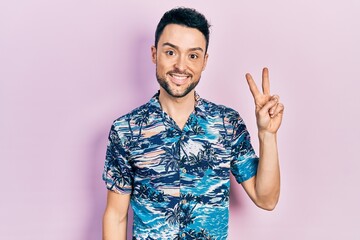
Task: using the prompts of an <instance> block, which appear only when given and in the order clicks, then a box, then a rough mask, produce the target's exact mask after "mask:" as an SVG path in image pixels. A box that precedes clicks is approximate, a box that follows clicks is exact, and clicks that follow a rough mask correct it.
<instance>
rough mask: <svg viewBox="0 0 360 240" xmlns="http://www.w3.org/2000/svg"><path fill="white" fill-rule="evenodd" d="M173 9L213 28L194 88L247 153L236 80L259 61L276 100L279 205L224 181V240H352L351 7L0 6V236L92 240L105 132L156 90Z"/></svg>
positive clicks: (359, 7) (356, 38)
mask: <svg viewBox="0 0 360 240" xmlns="http://www.w3.org/2000/svg"><path fill="white" fill-rule="evenodd" d="M176 6H187V7H193V8H196V9H197V10H199V11H200V12H202V13H203V14H205V15H206V17H207V18H208V19H209V21H210V22H211V24H212V28H211V37H210V46H209V55H210V56H209V61H208V65H207V69H206V70H205V72H204V73H203V75H202V79H201V81H200V84H199V86H198V88H197V91H198V93H199V94H200V96H202V97H203V98H206V99H208V100H211V101H213V102H216V103H219V104H225V105H227V106H229V107H232V108H234V109H236V110H238V111H239V112H240V114H241V116H242V117H243V118H244V120H245V122H246V124H247V126H248V129H249V131H250V133H251V135H252V142H253V145H254V147H255V149H258V139H257V129H256V122H255V115H254V104H253V99H252V96H251V93H250V91H249V89H248V86H247V84H246V80H245V77H244V76H245V73H247V72H250V73H251V74H252V75H253V76H254V78H255V80H256V81H257V83H258V84H260V82H261V69H262V67H264V66H267V67H268V68H269V70H270V84H271V91H272V93H273V94H279V95H280V98H281V101H282V102H283V103H284V104H285V116H284V119H283V124H282V126H281V128H280V130H279V133H278V147H279V151H280V161H281V171H282V187H281V188H282V189H281V190H282V192H281V198H280V201H279V204H278V206H277V208H276V209H275V210H274V211H272V212H267V211H264V210H261V209H258V208H257V207H256V206H255V205H254V204H253V203H252V202H251V201H250V200H249V198H248V197H247V196H246V193H245V192H244V191H243V189H242V187H241V186H240V185H237V184H236V182H235V181H233V180H234V179H232V187H231V200H230V201H231V207H230V212H231V213H230V223H229V239H230V240H237V239H241V240H260V239H269V240H282V239H284V240H289V239H291V240H304V239H305V240H306V239H310V240H313V239H314V240H318V239H326V240H338V239H346V240H348V239H351V240H352V239H354V240H355V239H360V230H359V229H360V228H359V227H360V206H359V203H360V191H359V183H360V171H359V169H360V157H359V149H360V140H359V138H360V137H359V136H360V126H359V125H360V124H359V117H360V114H359V111H360V108H359V103H360V97H359V89H360V83H359V82H360V78H359V70H360V60H359V56H360V46H359V43H360V3H359V1H357V0H352V1H351V0H344V1H332V0H311V1H310V0H304V1H295V0H274V1H258V0H255V1H243V0H239V1H221V2H220V1H205V0H196V1H160V0H156V1H145V0H143V1H114V0H105V1H96V0H88V1H84V0H52V1H48V0H17V1H6V0H2V1H0V148H1V152H0V161H1V168H0V191H1V197H0V239H6V240H13V239H31V240H42V239H46V240H48V239H51V240H95V239H101V220H102V219H101V218H102V214H103V211H104V207H105V201H106V189H105V184H104V183H103V181H102V179H101V174H102V171H103V164H104V158H105V150H106V143H107V136H108V132H109V130H110V125H111V123H112V121H113V120H114V119H116V118H117V117H119V116H121V115H123V114H125V113H127V112H129V111H130V110H132V109H133V108H135V107H137V106H139V105H140V104H143V103H145V102H146V101H148V100H149V99H150V98H151V97H152V96H153V94H154V93H155V92H156V91H157V89H158V85H157V82H156V79H155V66H154V64H153V63H152V62H151V59H150V46H151V45H152V44H153V41H154V31H155V28H156V25H157V23H158V21H159V19H160V18H161V16H162V14H163V13H164V12H165V11H167V10H169V9H171V8H173V7H176Z"/></svg>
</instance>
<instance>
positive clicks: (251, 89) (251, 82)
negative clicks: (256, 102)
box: [245, 73, 260, 98]
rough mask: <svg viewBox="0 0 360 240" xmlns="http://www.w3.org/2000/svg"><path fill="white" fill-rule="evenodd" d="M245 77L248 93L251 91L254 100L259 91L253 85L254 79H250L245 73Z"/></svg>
mask: <svg viewBox="0 0 360 240" xmlns="http://www.w3.org/2000/svg"><path fill="white" fill-rule="evenodd" d="M245 77H246V80H247V82H248V85H249V88H250V91H251V93H252V95H253V97H254V98H255V97H256V96H257V95H259V94H260V91H259V89H258V87H257V86H256V83H255V81H254V79H253V78H252V76H251V75H250V73H247V74H246V75H245Z"/></svg>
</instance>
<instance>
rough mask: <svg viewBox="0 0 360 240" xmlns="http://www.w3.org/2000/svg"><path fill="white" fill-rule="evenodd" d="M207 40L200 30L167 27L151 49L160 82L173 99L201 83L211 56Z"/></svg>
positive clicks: (184, 94) (171, 25) (178, 26)
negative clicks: (206, 50) (209, 55)
mask: <svg viewBox="0 0 360 240" xmlns="http://www.w3.org/2000/svg"><path fill="white" fill-rule="evenodd" d="M205 48H206V40H205V37H204V35H203V34H202V33H201V32H200V31H199V30H197V29H196V28H189V27H185V26H181V25H178V24H169V25H167V26H166V27H165V28H164V30H163V32H162V34H161V36H160V38H159V42H158V45H157V49H156V48H155V46H153V47H152V48H151V51H152V61H153V62H154V63H155V64H156V78H157V80H158V82H159V84H160V86H161V87H162V88H163V89H164V90H165V91H166V92H167V93H168V94H169V95H170V96H172V97H176V98H181V97H184V96H186V95H187V94H188V93H189V92H191V91H192V90H193V89H194V88H195V87H196V85H197V84H198V83H199V80H200V77H201V72H202V71H203V70H204V69H205V66H206V62H207V58H208V55H207V54H206V53H205Z"/></svg>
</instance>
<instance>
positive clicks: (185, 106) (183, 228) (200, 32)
mask: <svg viewBox="0 0 360 240" xmlns="http://www.w3.org/2000/svg"><path fill="white" fill-rule="evenodd" d="M208 44H209V24H208V22H207V20H206V19H205V17H204V16H203V15H202V14H200V13H198V12H197V11H195V10H193V9H188V8H176V9H172V10H170V11H168V12H166V13H165V14H164V16H163V17H162V19H161V20H160V22H159V24H158V26H157V29H156V34H155V45H154V46H152V48H151V52H152V61H153V62H154V63H155V64H156V77H157V80H158V82H159V85H160V90H159V92H158V93H156V94H155V95H154V97H153V98H151V100H150V101H149V102H148V103H146V104H144V105H142V106H140V107H139V108H137V109H135V110H133V111H132V112H130V113H128V114H126V115H124V116H122V117H120V118H118V119H116V120H115V121H114V122H113V125H112V127H111V130H110V134H109V144H108V148H107V152H106V161H105V169H104V174H103V179H104V180H105V182H106V185H107V188H108V197H107V206H106V210H105V214H104V219H103V239H106V240H110V239H126V225H127V212H128V207H129V204H130V202H131V206H132V208H133V211H134V224H133V239H141V240H145V239H147V240H148V239H227V232H228V214H229V191H230V179H229V177H230V172H232V174H233V175H234V176H235V178H236V180H237V182H239V183H241V184H242V186H243V187H244V189H245V191H246V192H247V194H248V195H249V197H250V198H251V199H252V200H253V201H254V203H255V204H256V205H257V206H259V207H260V208H263V209H266V210H272V209H273V208H274V207H275V205H276V203H277V201H278V198H279V192H280V174H279V163H278V154H277V143H276V133H277V130H278V128H279V126H280V123H281V119H282V115H283V110H284V107H283V105H282V104H281V103H280V102H279V97H278V96H276V95H270V90H269V78H268V70H267V69H266V68H265V69H264V70H263V82H262V87H263V93H261V92H260V91H259V90H258V88H257V87H256V85H255V82H254V81H253V79H252V77H251V76H250V75H249V74H247V75H246V79H247V81H248V84H249V87H250V90H251V92H252V94H253V96H254V100H255V106H256V117H257V126H258V137H259V143H260V144H259V146H260V151H259V153H260V158H258V157H257V156H256V154H255V152H254V150H253V148H252V146H251V143H250V136H249V133H248V131H247V130H246V127H245V124H244V122H243V120H242V119H241V117H240V116H239V114H238V113H237V112H236V111H235V110H233V109H230V108H227V107H225V106H221V105H216V104H214V103H211V102H209V101H207V100H205V99H202V98H200V96H199V95H198V94H197V93H196V92H195V87H196V85H197V84H198V82H199V80H200V77H201V73H202V71H203V70H204V69H205V67H206V63H207V59H208V53H207V49H208Z"/></svg>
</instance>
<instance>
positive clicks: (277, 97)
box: [269, 95, 280, 115]
mask: <svg viewBox="0 0 360 240" xmlns="http://www.w3.org/2000/svg"><path fill="white" fill-rule="evenodd" d="M271 99H276V101H277V103H279V101H280V97H279V96H278V95H273V96H272V97H271ZM277 106H278V104H276V105H275V106H273V107H272V108H270V110H269V113H270V115H272V114H274V112H275V111H276V108H277Z"/></svg>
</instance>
